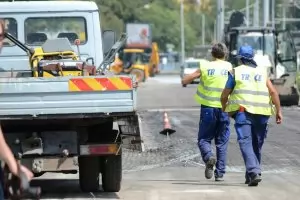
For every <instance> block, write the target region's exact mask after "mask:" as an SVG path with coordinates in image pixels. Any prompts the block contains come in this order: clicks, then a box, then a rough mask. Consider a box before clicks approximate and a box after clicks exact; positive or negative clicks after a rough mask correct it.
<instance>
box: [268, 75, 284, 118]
mask: <svg viewBox="0 0 300 200" xmlns="http://www.w3.org/2000/svg"><path fill="white" fill-rule="evenodd" d="M267 87H268V89H269V94H270V96H271V99H272V102H273V103H274V105H275V107H276V111H277V112H278V113H279V112H281V106H280V99H279V95H278V93H277V91H276V89H275V88H274V86H273V84H272V82H271V81H270V79H268V80H267Z"/></svg>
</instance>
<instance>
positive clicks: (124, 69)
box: [110, 42, 159, 82]
mask: <svg viewBox="0 0 300 200" xmlns="http://www.w3.org/2000/svg"><path fill="white" fill-rule="evenodd" d="M110 71H112V72H114V73H115V74H121V73H125V74H135V75H136V77H137V80H138V82H142V81H143V82H144V81H146V80H147V78H148V77H149V76H151V77H153V76H155V74H158V73H159V53H158V46H157V43H155V42H153V43H152V46H151V48H124V49H122V50H121V51H120V52H119V54H118V55H116V57H115V61H114V63H113V64H112V65H111V66H110Z"/></svg>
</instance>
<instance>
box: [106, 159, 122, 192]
mask: <svg viewBox="0 0 300 200" xmlns="http://www.w3.org/2000/svg"><path fill="white" fill-rule="evenodd" d="M121 182H122V156H121V155H118V156H108V157H106V158H105V159H103V161H102V188H103V190H104V192H119V191H120V189H121Z"/></svg>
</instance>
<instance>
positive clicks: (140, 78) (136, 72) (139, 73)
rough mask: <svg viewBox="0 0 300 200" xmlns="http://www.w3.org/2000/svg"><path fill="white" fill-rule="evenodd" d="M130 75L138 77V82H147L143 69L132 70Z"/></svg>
mask: <svg viewBox="0 0 300 200" xmlns="http://www.w3.org/2000/svg"><path fill="white" fill-rule="evenodd" d="M130 74H133V75H136V80H137V82H142V81H144V80H145V72H144V71H143V70H141V69H132V70H131V72H130Z"/></svg>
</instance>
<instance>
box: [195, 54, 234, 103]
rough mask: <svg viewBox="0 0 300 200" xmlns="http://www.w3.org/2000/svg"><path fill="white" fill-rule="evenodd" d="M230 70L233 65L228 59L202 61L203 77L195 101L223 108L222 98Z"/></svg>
mask: <svg viewBox="0 0 300 200" xmlns="http://www.w3.org/2000/svg"><path fill="white" fill-rule="evenodd" d="M230 70H232V65H231V63H229V62H227V61H223V60H216V61H211V62H209V61H206V62H201V63H200V71H201V77H200V83H199V85H198V88H197V92H196V94H195V96H194V98H195V101H196V102H197V103H199V104H201V105H205V106H209V107H215V108H222V105H221V101H220V98H221V94H222V91H223V89H224V87H225V85H226V82H227V80H228V71H230Z"/></svg>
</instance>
